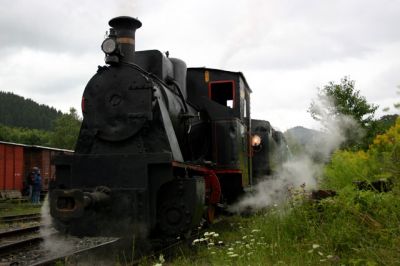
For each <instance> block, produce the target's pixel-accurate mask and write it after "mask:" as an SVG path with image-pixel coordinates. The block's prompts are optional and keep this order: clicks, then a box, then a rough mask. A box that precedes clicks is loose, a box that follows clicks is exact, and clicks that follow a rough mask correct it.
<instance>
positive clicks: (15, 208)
mask: <svg viewBox="0 0 400 266" xmlns="http://www.w3.org/2000/svg"><path fill="white" fill-rule="evenodd" d="M40 208H41V205H33V204H31V203H26V202H9V201H0V217H1V216H9V215H22V214H31V213H40Z"/></svg>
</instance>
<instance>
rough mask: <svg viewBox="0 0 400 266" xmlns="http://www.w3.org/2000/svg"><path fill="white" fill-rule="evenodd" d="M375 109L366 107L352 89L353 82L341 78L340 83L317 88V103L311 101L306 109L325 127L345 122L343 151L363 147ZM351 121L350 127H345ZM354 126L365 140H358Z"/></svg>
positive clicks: (356, 91)
mask: <svg viewBox="0 0 400 266" xmlns="http://www.w3.org/2000/svg"><path fill="white" fill-rule="evenodd" d="M377 108H378V106H376V105H373V104H369V103H368V102H367V100H366V99H365V97H364V96H361V95H360V91H358V90H356V89H355V81H354V80H350V79H349V78H348V77H344V78H343V79H342V80H341V81H340V83H339V84H336V83H334V82H332V81H331V82H329V83H328V85H326V86H324V87H323V88H322V89H319V91H318V95H317V100H316V101H312V102H311V105H310V107H309V109H308V112H309V113H310V114H311V116H312V117H313V118H314V119H315V120H318V121H321V122H322V124H323V125H324V126H325V127H326V128H328V127H329V125H331V123H332V121H333V122H335V123H336V124H335V125H338V124H340V125H343V122H344V121H345V122H347V126H345V127H344V128H342V129H343V130H344V132H343V133H344V137H345V138H346V141H345V142H344V143H343V145H342V148H352V149H358V148H366V147H368V143H366V139H365V136H366V135H368V133H367V134H365V133H366V132H368V130H370V127H372V125H373V123H372V122H373V118H374V113H375V111H376V109H377ZM350 121H351V126H348V125H349V124H350V123H349V122H350ZM355 125H357V126H359V128H360V129H361V130H362V131H364V134H363V135H364V138H361V139H360V137H361V134H360V131H359V130H356V127H355Z"/></svg>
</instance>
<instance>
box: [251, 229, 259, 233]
mask: <svg viewBox="0 0 400 266" xmlns="http://www.w3.org/2000/svg"><path fill="white" fill-rule="evenodd" d="M260 231H261V230H260V229H253V230H251V232H252V233H257V232H260Z"/></svg>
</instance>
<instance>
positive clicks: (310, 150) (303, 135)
mask: <svg viewBox="0 0 400 266" xmlns="http://www.w3.org/2000/svg"><path fill="white" fill-rule="evenodd" d="M284 135H285V138H286V142H287V143H288V146H289V149H290V151H291V152H292V154H293V155H306V156H309V157H310V158H312V159H313V160H314V161H315V162H322V161H325V160H326V159H327V156H328V155H329V154H326V152H324V150H326V149H325V148H324V147H325V146H326V143H325V140H326V135H325V134H324V133H323V132H321V131H318V130H314V129H309V128H305V127H301V126H297V127H294V128H290V129H288V130H287V131H286V132H285V133H284Z"/></svg>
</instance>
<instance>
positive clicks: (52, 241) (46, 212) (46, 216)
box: [40, 196, 73, 257]
mask: <svg viewBox="0 0 400 266" xmlns="http://www.w3.org/2000/svg"><path fill="white" fill-rule="evenodd" d="M41 217H42V218H41V224H42V226H41V228H40V235H41V236H42V237H43V239H44V241H43V243H42V245H43V248H44V249H45V250H46V251H47V252H48V254H47V255H48V256H49V257H53V256H54V257H56V256H58V255H61V254H66V253H68V252H70V251H72V250H73V243H72V242H71V241H68V240H67V238H66V237H63V236H62V235H60V234H57V233H56V232H57V231H56V230H55V229H54V227H53V222H52V217H51V215H50V204H49V200H48V196H46V198H45V200H44V202H43V205H42V209H41Z"/></svg>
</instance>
